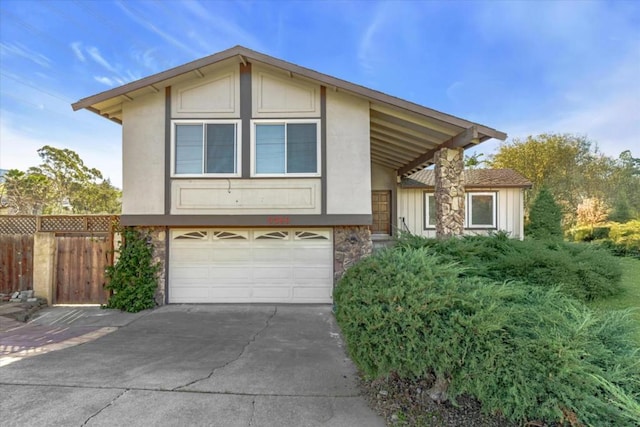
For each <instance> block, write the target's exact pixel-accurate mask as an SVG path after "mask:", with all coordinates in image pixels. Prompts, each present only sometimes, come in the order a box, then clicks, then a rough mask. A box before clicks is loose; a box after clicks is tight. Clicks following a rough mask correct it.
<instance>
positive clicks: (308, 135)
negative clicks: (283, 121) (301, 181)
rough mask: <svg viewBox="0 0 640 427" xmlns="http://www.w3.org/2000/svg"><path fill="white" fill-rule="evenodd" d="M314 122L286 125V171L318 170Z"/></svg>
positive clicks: (312, 171)
mask: <svg viewBox="0 0 640 427" xmlns="http://www.w3.org/2000/svg"><path fill="white" fill-rule="evenodd" d="M316 136H317V133H316V124H315V123H295V124H293V123H292V124H289V125H287V173H316V172H318V150H317V141H316Z"/></svg>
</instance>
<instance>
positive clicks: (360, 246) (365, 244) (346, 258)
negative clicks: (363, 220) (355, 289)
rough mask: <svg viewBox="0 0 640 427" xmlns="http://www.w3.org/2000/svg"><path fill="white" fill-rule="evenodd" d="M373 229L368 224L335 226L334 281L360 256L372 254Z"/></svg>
mask: <svg viewBox="0 0 640 427" xmlns="http://www.w3.org/2000/svg"><path fill="white" fill-rule="evenodd" d="M372 250H373V244H372V242H371V230H370V229H369V227H367V226H345V227H334V228H333V260H334V268H333V281H334V283H335V282H337V281H338V280H340V278H342V276H343V275H344V272H345V271H347V269H348V268H349V267H350V266H352V265H353V264H354V263H355V262H357V261H358V260H359V259H360V258H363V257H366V256H368V255H370V254H371V252H372Z"/></svg>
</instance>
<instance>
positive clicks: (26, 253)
mask: <svg viewBox="0 0 640 427" xmlns="http://www.w3.org/2000/svg"><path fill="white" fill-rule="evenodd" d="M32 282H33V235H32V234H0V293H4V294H10V293H13V292H17V291H24V290H27V289H33V283H32Z"/></svg>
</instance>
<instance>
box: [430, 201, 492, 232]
mask: <svg viewBox="0 0 640 427" xmlns="http://www.w3.org/2000/svg"><path fill="white" fill-rule="evenodd" d="M496 197H497V195H496V193H494V192H486V193H467V194H466V202H465V228H497V219H496V212H497V210H496ZM436 216H437V215H436V198H435V195H434V194H433V193H424V221H425V222H424V228H425V229H427V228H435V226H436Z"/></svg>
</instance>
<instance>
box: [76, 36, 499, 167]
mask: <svg viewBox="0 0 640 427" xmlns="http://www.w3.org/2000/svg"><path fill="white" fill-rule="evenodd" d="M224 62H229V63H231V62H237V63H238V64H239V63H243V64H246V63H247V62H255V63H261V64H265V65H267V66H270V67H275V68H279V69H281V70H283V71H285V72H287V73H288V74H289V76H290V77H292V78H294V77H298V78H302V79H305V80H311V81H314V82H316V83H318V84H320V85H323V86H325V87H327V88H328V89H329V90H334V91H341V92H345V93H349V94H351V95H354V96H357V97H360V98H364V99H366V100H368V101H369V105H370V115H369V116H370V138H371V160H372V161H373V162H375V163H378V164H380V165H383V166H386V167H389V168H392V169H394V170H395V171H397V174H398V176H408V175H410V174H412V173H414V172H416V171H418V170H421V169H423V168H424V167H425V166H428V165H430V164H432V163H433V159H434V155H435V153H436V151H438V150H439V149H441V148H445V147H446V148H469V147H472V146H474V145H476V144H478V143H481V142H483V141H486V140H488V139H491V138H496V139H499V140H505V139H506V137H507V135H506V134H505V133H504V132H501V131H498V130H495V129H492V128H490V127H487V126H484V125H481V124H478V123H473V122H470V121H468V120H464V119H461V118H458V117H455V116H452V115H449V114H446V113H442V112H440V111H437V110H433V109H430V108H427V107H424V106H422V105H418V104H415V103H412V102H409V101H406V100H404V99H400V98H396V97H394V96H391V95H387V94H385V93H382V92H379V91H376V90H373V89H369V88H367V87H364V86H360V85H356V84H354V83H350V82H347V81H345V80H341V79H338V78H335V77H332V76H329V75H326V74H322V73H319V72H317V71H314V70H310V69H308V68H304V67H301V66H299V65H296V64H292V63H290V62H286V61H283V60H280V59H277V58H274V57H271V56H268V55H265V54H262V53H260V52H256V51H253V50H250V49H247V48H245V47H242V46H236V47H233V48H231V49H228V50H225V51H222V52H219V53H216V54H214V55H210V56H207V57H204V58H201V59H198V60H196V61H192V62H189V63H187V64H184V65H181V66H178V67H175V68H172V69H169V70H166V71H163V72H161V73H158V74H154V75H152V76H149V77H145V78H143V79H140V80H136V81H134V82H131V83H127V84H125V85H123V86H120V87H117V88H114V89H111V90H108V91H105V92H101V93H99V94H96V95H93V96H90V97H87V98H83V99H81V100H79V101H78V102H76V103H74V104H72V108H73V110H74V111H77V110H80V109H87V110H89V111H92V112H94V113H96V114H99V115H100V116H103V117H105V118H107V119H109V120H112V121H114V122H116V123H122V106H123V104H124V103H126V102H131V101H133V100H134V99H136V98H137V97H140V96H143V95H146V94H149V93H158V92H160V91H161V90H164V88H166V87H168V86H171V85H173V84H176V83H178V82H180V81H184V80H187V79H191V78H194V77H196V76H198V77H203V76H204V75H206V74H207V73H208V72H210V71H211V70H212V69H214V68H217V66H218V65H219V64H221V63H224Z"/></svg>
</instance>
